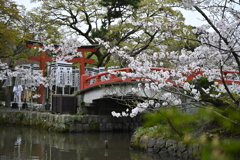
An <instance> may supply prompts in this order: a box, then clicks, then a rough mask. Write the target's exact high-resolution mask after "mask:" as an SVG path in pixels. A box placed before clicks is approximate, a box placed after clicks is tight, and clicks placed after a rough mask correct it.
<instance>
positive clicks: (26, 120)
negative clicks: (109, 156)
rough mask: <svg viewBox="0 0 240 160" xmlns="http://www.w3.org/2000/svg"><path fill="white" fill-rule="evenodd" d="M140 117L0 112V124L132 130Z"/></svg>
mask: <svg viewBox="0 0 240 160" xmlns="http://www.w3.org/2000/svg"><path fill="white" fill-rule="evenodd" d="M141 123H142V119H141V118H140V117H137V118H134V119H132V118H129V117H122V118H116V117H113V116H111V115H100V116H98V115H67V114H65V115H58V114H52V113H47V112H32V111H24V112H18V111H15V112H0V124H14V125H27V126H32V127H35V126H36V127H41V128H44V129H47V130H50V131H51V130H52V131H57V132H84V131H132V130H134V129H135V128H137V127H139V126H140V125H141Z"/></svg>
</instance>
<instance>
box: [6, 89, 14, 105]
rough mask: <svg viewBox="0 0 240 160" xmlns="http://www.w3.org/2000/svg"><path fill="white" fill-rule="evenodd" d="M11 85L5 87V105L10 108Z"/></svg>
mask: <svg viewBox="0 0 240 160" xmlns="http://www.w3.org/2000/svg"><path fill="white" fill-rule="evenodd" d="M11 98H12V87H6V88H5V106H6V107H7V108H11Z"/></svg>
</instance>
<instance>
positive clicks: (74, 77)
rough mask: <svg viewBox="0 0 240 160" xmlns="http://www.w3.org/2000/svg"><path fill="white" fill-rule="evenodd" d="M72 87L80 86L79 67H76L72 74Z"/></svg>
mask: <svg viewBox="0 0 240 160" xmlns="http://www.w3.org/2000/svg"><path fill="white" fill-rule="evenodd" d="M72 87H78V88H79V87H80V73H79V69H74V70H73V74H72Z"/></svg>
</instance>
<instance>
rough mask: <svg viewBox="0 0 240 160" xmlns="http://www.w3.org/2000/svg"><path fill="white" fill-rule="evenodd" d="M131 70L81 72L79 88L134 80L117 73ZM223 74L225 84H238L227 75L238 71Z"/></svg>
mask: <svg viewBox="0 0 240 160" xmlns="http://www.w3.org/2000/svg"><path fill="white" fill-rule="evenodd" d="M151 70H152V71H168V72H171V71H173V70H172V69H167V68H157V67H153V68H151ZM132 71H133V70H132V69H131V68H121V69H115V70H112V72H115V73H116V74H111V73H109V72H103V73H100V74H97V75H94V76H89V75H86V74H83V75H82V76H81V90H83V89H86V88H89V87H93V86H97V85H101V84H107V83H112V82H119V81H136V80H137V79H140V78H129V77H126V78H123V76H120V74H119V75H118V73H119V72H126V73H131V72H132ZM203 73H204V71H195V72H192V74H191V75H189V76H188V77H187V80H192V79H194V78H195V77H196V76H197V75H203ZM222 73H223V75H224V81H225V83H226V84H232V83H236V84H240V80H231V79H229V77H231V75H232V74H238V75H239V74H240V73H239V72H238V71H222ZM171 79H172V77H170V78H169V79H168V80H167V81H171ZM216 81H217V82H218V83H220V84H222V83H223V81H222V80H221V79H216Z"/></svg>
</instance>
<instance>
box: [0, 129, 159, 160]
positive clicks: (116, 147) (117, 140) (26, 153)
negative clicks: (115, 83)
mask: <svg viewBox="0 0 240 160" xmlns="http://www.w3.org/2000/svg"><path fill="white" fill-rule="evenodd" d="M130 138H131V133H127V132H124V133H116V132H115V133H110V132H104V133H75V134H58V133H49V132H47V131H42V130H36V129H30V128H19V127H3V126H0V160H5V159H7V160H9V159H13V160H131V159H132V160H135V159H136V160H138V159H142V160H147V159H148V160H149V159H150V160H152V159H160V158H159V157H158V156H156V155H155V156H153V155H147V154H143V153H141V152H137V151H131V150H129V141H130ZM105 140H108V148H105ZM161 159H162V158H161Z"/></svg>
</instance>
